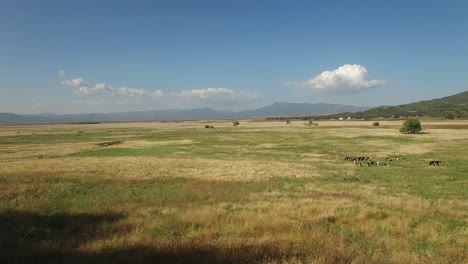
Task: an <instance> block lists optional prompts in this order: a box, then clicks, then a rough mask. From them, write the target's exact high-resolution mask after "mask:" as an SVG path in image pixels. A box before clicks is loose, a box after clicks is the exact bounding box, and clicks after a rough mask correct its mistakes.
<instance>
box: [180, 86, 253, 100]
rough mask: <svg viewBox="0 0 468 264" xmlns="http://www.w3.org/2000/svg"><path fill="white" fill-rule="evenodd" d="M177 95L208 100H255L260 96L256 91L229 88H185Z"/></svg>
mask: <svg viewBox="0 0 468 264" xmlns="http://www.w3.org/2000/svg"><path fill="white" fill-rule="evenodd" d="M177 95H178V96H179V97H182V98H188V99H190V98H191V99H201V100H207V101H230V100H254V99H257V98H258V97H259V96H258V95H257V94H254V93H248V92H242V91H240V92H238V91H234V90H231V89H228V88H205V89H193V90H184V91H182V92H180V93H179V94H177Z"/></svg>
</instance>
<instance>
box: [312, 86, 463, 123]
mask: <svg viewBox="0 0 468 264" xmlns="http://www.w3.org/2000/svg"><path fill="white" fill-rule="evenodd" d="M343 116H346V117H351V118H357V119H361V118H365V119H371V118H399V117H420V116H425V117H437V118H447V119H454V118H464V117H468V91H465V92H461V93H458V94H454V95H450V96H446V97H442V98H436V99H432V100H427V101H419V102H414V103H410V104H403V105H397V106H380V107H376V108H372V109H368V110H365V111H357V112H356V111H355V112H350V113H339V114H331V115H326V116H321V117H320V118H339V117H343Z"/></svg>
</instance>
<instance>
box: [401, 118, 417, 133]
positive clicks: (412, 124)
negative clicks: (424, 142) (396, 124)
mask: <svg viewBox="0 0 468 264" xmlns="http://www.w3.org/2000/svg"><path fill="white" fill-rule="evenodd" d="M421 130H422V128H421V122H420V121H419V119H417V118H410V119H408V120H406V121H405V122H404V123H403V125H402V126H401V128H400V132H401V133H403V134H416V133H419V132H421Z"/></svg>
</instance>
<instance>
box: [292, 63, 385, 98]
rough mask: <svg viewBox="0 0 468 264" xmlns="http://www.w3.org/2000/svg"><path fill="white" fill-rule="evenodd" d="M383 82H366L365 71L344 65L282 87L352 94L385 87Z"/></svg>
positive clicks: (357, 67) (363, 68)
mask: <svg viewBox="0 0 468 264" xmlns="http://www.w3.org/2000/svg"><path fill="white" fill-rule="evenodd" d="M387 83H388V82H387V81H383V80H368V79H367V69H366V68H365V67H364V66H362V65H359V64H345V65H343V66H341V67H339V68H338V69H336V70H333V71H324V72H322V73H321V74H319V75H317V76H315V77H314V78H312V79H309V80H305V81H295V82H286V83H284V85H286V86H290V87H299V88H303V89H306V90H310V91H312V92H316V93H320V94H341V93H353V92H359V91H363V90H367V89H370V88H374V87H378V86H383V85H386V84H387Z"/></svg>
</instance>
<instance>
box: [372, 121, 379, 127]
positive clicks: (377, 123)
mask: <svg viewBox="0 0 468 264" xmlns="http://www.w3.org/2000/svg"><path fill="white" fill-rule="evenodd" d="M372 125H373V126H375V127H377V126H379V125H380V123H379V122H374V123H372Z"/></svg>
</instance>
